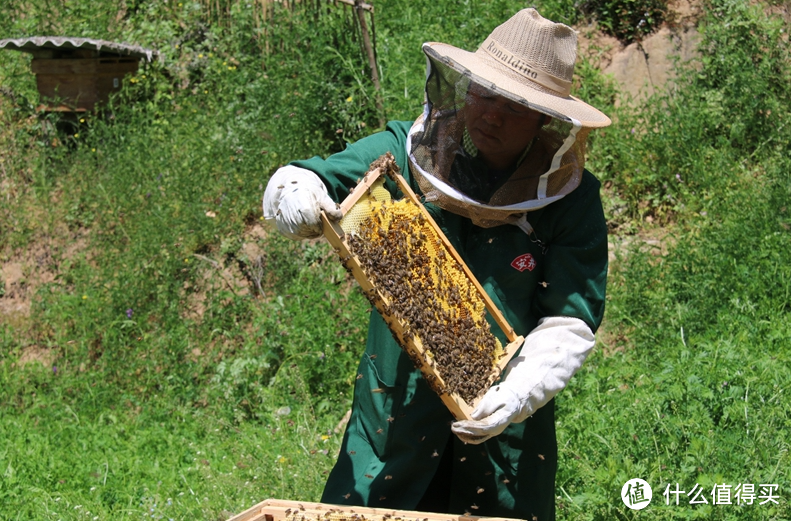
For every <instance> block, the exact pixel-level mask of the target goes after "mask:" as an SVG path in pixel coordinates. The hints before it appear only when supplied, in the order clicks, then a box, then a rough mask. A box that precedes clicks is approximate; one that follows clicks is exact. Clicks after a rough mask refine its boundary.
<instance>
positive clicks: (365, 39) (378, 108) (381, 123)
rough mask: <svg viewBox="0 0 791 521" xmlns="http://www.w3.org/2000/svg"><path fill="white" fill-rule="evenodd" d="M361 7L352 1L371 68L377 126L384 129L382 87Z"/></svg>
mask: <svg viewBox="0 0 791 521" xmlns="http://www.w3.org/2000/svg"><path fill="white" fill-rule="evenodd" d="M363 5H364V4H363V1H362V0H354V10H355V11H356V12H357V18H358V19H359V20H360V30H361V32H362V33H363V34H362V35H363V45H364V46H365V53H366V54H367V55H368V66H369V67H370V68H371V81H373V82H374V88H375V89H376V99H375V103H376V111H377V112H379V126H380V127H384V126H385V123H387V121H386V120H385V111H384V103H383V101H382V85H381V83H379V71H378V69H377V67H376V55H375V54H374V48H373V46H372V45H371V37H370V36H369V35H368V24H367V23H366V21H365V13H364V12H363V11H364V9H363ZM371 16H373V9H371Z"/></svg>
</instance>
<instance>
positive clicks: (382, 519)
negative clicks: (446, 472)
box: [228, 499, 517, 521]
mask: <svg viewBox="0 0 791 521" xmlns="http://www.w3.org/2000/svg"><path fill="white" fill-rule="evenodd" d="M479 520H480V521H517V520H515V519H512V518H506V517H479V516H473V515H454V514H437V513H433V512H418V511H414V510H393V509H387V508H370V507H359V506H348V505H345V506H340V505H330V504H327V503H310V502H307V501H287V500H281V499H267V500H265V501H262V502H260V503H258V504H257V505H254V506H252V507H250V508H249V509H247V510H245V511H244V512H241V513H239V514H237V515H235V516H234V517H232V518H230V519H229V520H228V521H479Z"/></svg>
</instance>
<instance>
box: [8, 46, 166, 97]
mask: <svg viewBox="0 0 791 521" xmlns="http://www.w3.org/2000/svg"><path fill="white" fill-rule="evenodd" d="M0 48H5V49H12V50H18V51H24V52H28V53H30V54H32V55H33V60H32V62H31V69H32V72H33V73H34V74H35V75H36V85H37V87H38V92H39V95H40V96H41V102H42V103H41V105H40V106H39V107H38V110H39V111H42V112H91V111H93V110H94V109H95V108H96V107H97V106H99V105H101V104H104V103H106V102H107V100H108V99H109V97H110V94H112V93H114V92H118V91H119V90H121V86H122V85H123V81H124V77H125V76H126V75H127V74H131V73H134V72H136V71H137V69H138V66H139V63H140V59H141V58H146V59H148V60H149V61H150V60H151V59H152V58H153V56H154V55H155V53H154V51H151V50H148V49H143V48H142V47H138V46H131V45H126V44H120V43H115V42H106V41H103V40H92V39H88V38H66V37H50V36H39V37H33V38H22V39H16V40H0Z"/></svg>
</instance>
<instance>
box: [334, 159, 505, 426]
mask: <svg viewBox="0 0 791 521" xmlns="http://www.w3.org/2000/svg"><path fill="white" fill-rule="evenodd" d="M371 167H372V169H375V168H378V169H379V171H382V170H383V171H384V172H385V173H387V174H388V175H390V176H391V177H392V178H394V179H395V180H396V181H397V182H398V184H399V186H400V188H401V189H402V191H404V192H405V197H403V198H401V199H399V200H392V198H391V197H390V193H389V192H388V191H387V190H386V189H385V188H384V182H385V175H377V176H374V180H373V181H370V180H369V178H368V176H366V177H365V178H364V180H363V181H364V182H363V183H361V184H362V185H363V186H360V185H358V186H357V187H356V188H355V189H354V190H352V194H353V198H352V196H350V198H352V200H351V202H350V199H347V201H344V205H345V207H344V205H342V210H343V211H344V217H343V218H342V219H341V221H340V222H339V223H338V227H339V228H340V230H342V231H341V233H342V235H343V237H342V241H343V242H342V244H340V243H339V246H341V248H340V249H339V254H341V261H342V262H344V265H346V267H347V269H349V270H350V271H352V272H353V273H354V274H355V277H357V278H358V281H360V282H361V285H362V286H363V289H364V292H365V295H366V297H367V298H368V299H369V301H370V302H371V304H373V305H374V306H375V307H376V308H377V309H378V310H379V311H380V313H381V314H382V316H383V318H384V319H385V321H386V322H387V324H388V326H389V327H390V330H391V331H392V333H393V336H394V338H395V339H396V341H397V342H398V343H399V345H400V346H401V347H402V348H403V349H404V350H405V351H406V352H407V353H408V354H409V356H410V358H411V359H412V361H413V363H414V364H415V366H416V367H418V368H419V369H421V371H423V373H424V376H425V379H426V381H427V382H428V384H429V385H430V386H431V388H432V389H433V390H434V391H435V392H437V394H439V395H440V396H441V397H443V396H444V395H450V396H453V397H458V398H460V399H461V400H463V401H464V402H465V404H466V405H467V407H463V408H462V409H466V410H467V411H470V410H471V409H472V407H473V405H474V403H475V401H476V400H477V399H479V398H480V397H481V396H482V395H483V393H484V392H485V391H486V390H487V389H488V388H489V387H490V385H491V384H492V383H493V382H494V380H496V378H497V376H499V372H500V365H499V364H498V362H499V361H500V360H501V359H502V358H504V357H506V356H507V354H508V353H507V351H506V349H504V348H503V345H502V343H501V342H500V341H499V340H498V339H497V337H496V336H495V335H494V334H493V333H492V331H491V327H490V324H489V321H488V320H487V316H488V314H489V312H490V308H489V307H487V303H486V302H485V300H484V299H485V298H487V297H486V296H485V293H484V292H483V290H482V289H481V288H480V286H478V285H477V282H476V281H475V280H474V278H473V277H472V274H471V273H470V272H469V270H467V269H466V266H464V265H463V263H462V261H461V259H460V257H458V255H457V254H456V252H455V251H453V248H452V246H451V245H450V243H449V242H448V241H447V239H446V238H445V237H444V236H443V235H442V232H441V231H440V230H439V228H438V227H437V226H436V224H435V223H434V222H433V220H432V219H431V217H430V216H429V214H428V213H427V212H426V211H425V209H424V208H423V207H422V205H421V204H420V202H419V200H418V199H417V197H416V196H415V195H414V193H412V191H411V190H410V189H409V187H408V185H406V183H405V181H404V180H403V178H401V176H400V175H398V170H397V166H396V165H395V162H394V161H393V160H392V157H390V158H389V159H387V158H385V159H380V160H379V161H378V162H376V163H374V164H373V165H372V166H371ZM355 192H356V193H355ZM327 232H328V230H326V229H325V234H326V233H327ZM328 238H330V236H329V235H328ZM331 242H332V241H331ZM343 250H347V251H345V252H344V251H343ZM350 261H351V262H350ZM356 270H359V271H361V272H362V273H357V272H355V271H356ZM360 276H362V280H361V277H360ZM491 307H493V305H491ZM502 321H503V322H504V319H502ZM495 322H497V320H495ZM498 323H500V322H498ZM506 326H507V324H506ZM508 329H509V330H510V327H509V328H508ZM510 333H511V334H512V336H513V330H510ZM506 336H508V334H507V333H506ZM509 340H514V339H513V338H509ZM508 347H511V346H510V345H509V346H508ZM443 400H445V398H443ZM445 401H446V403H448V402H447V400H445ZM450 406H451V405H449V407H450ZM452 412H454V415H456V416H457V417H458V414H457V412H455V411H454V409H453V408H452ZM461 414H462V415H464V414H465V412H464V410H462V411H461Z"/></svg>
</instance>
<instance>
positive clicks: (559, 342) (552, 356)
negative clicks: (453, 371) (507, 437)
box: [451, 317, 595, 444]
mask: <svg viewBox="0 0 791 521" xmlns="http://www.w3.org/2000/svg"><path fill="white" fill-rule="evenodd" d="M594 341H595V337H594V335H593V332H592V331H591V330H590V328H589V327H588V326H587V324H585V322H583V321H582V320H580V319H578V318H571V317H545V318H542V319H541V320H539V322H538V326H537V327H536V328H535V329H534V330H533V331H531V332H530V334H529V335H527V338H526V339H525V343H524V344H523V345H522V350H521V352H520V353H519V355H518V356H516V357H514V358H513V359H512V360H511V361H510V362H509V363H508V365H507V366H506V368H505V377H504V378H503V379H502V381H501V382H500V383H499V384H497V385H495V386H493V387H492V388H491V389H489V390H488V391H487V392H486V394H485V395H484V397H483V398H482V399H481V402H480V403H479V404H478V407H476V408H475V410H474V411H473V412H472V414H471V417H472V420H461V421H457V422H455V423H454V424H453V425H452V426H451V430H452V431H453V432H454V433H455V434H456V436H458V437H459V439H460V440H462V441H463V442H464V443H472V444H478V443H483V442H484V441H486V440H488V439H489V438H491V437H493V436H497V435H498V434H501V433H502V432H503V431H504V430H505V428H506V427H508V425H510V424H511V423H519V422H523V421H525V420H526V419H527V418H529V417H530V416H532V415H533V413H535V412H536V411H537V410H538V409H539V408H541V407H543V406H544V405H545V404H546V403H547V402H549V400H551V399H552V397H554V396H555V395H556V394H557V393H558V392H560V391H561V390H562V389H563V388H564V387H566V384H568V382H569V380H570V379H571V377H572V376H573V375H574V373H575V372H577V370H578V369H579V368H580V366H582V363H583V362H584V361H585V358H587V356H588V354H589V353H590V351H591V349H593V344H594Z"/></svg>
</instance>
